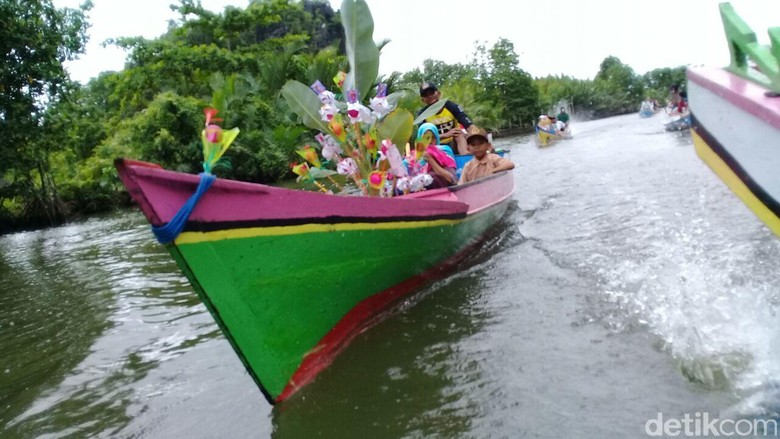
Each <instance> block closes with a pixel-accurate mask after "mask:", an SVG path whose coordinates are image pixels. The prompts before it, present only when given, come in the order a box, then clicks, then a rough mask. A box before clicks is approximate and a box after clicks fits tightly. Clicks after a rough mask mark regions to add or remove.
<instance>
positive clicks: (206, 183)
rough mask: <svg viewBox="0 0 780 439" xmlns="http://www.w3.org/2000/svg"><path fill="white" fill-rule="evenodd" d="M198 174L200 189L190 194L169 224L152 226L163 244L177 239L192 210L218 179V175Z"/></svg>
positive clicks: (155, 234)
mask: <svg viewBox="0 0 780 439" xmlns="http://www.w3.org/2000/svg"><path fill="white" fill-rule="evenodd" d="M198 175H200V183H198V189H196V190H195V193H194V194H192V196H190V198H189V199H188V200H187V202H186V203H184V205H183V206H181V209H179V211H178V212H176V215H174V217H173V218H172V219H171V220H170V221H168V224H166V225H164V226H160V227H154V226H152V232H153V233H154V236H156V237H157V240H158V241H160V243H161V244H167V243H169V242H172V241H173V240H174V239H176V237H177V236H179V234H180V233H181V231H182V230H184V225H185V224H186V223H187V219H188V218H189V217H190V214H191V213H192V210H193V209H195V205H196V204H198V201H199V200H200V197H202V196H203V194H205V193H206V191H207V190H209V188H210V187H211V184H212V183H214V180H216V179H217V177H215V176H214V175H212V174H207V173H205V172H201V173H200V174H198Z"/></svg>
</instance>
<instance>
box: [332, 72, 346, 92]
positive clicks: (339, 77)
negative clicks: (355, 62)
mask: <svg viewBox="0 0 780 439" xmlns="http://www.w3.org/2000/svg"><path fill="white" fill-rule="evenodd" d="M346 79H347V74H346V73H344V72H338V73H336V76H334V77H333V83H334V84H336V85H338V87H339V88H343V87H344V81H345V80H346Z"/></svg>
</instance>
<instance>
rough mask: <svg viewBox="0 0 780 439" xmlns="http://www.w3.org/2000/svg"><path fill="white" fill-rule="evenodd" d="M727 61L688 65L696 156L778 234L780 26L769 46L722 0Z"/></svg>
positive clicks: (779, 204)
mask: <svg viewBox="0 0 780 439" xmlns="http://www.w3.org/2000/svg"><path fill="white" fill-rule="evenodd" d="M720 14H721V17H722V18H723V25H724V28H725V31H726V39H727V40H728V44H729V50H730V52H731V64H730V65H729V66H728V67H726V68H705V67H702V68H689V69H688V71H687V76H688V100H689V103H690V108H691V113H692V117H691V136H692V138H693V143H694V146H695V148H696V153H697V154H698V155H699V157H700V158H701V159H702V160H703V161H704V162H705V163H707V165H709V166H710V168H712V170H713V171H715V173H716V174H717V175H718V176H719V177H720V178H721V180H723V181H724V182H725V183H726V185H728V187H729V188H730V189H731V190H732V191H733V192H734V193H735V194H736V195H737V196H739V198H740V199H742V201H743V202H744V203H745V204H746V205H747V206H748V207H749V208H750V209H751V210H752V211H753V212H754V213H755V214H756V215H757V216H758V217H759V218H760V219H761V220H762V221H764V223H766V225H767V226H769V228H770V229H771V230H772V231H773V232H774V233H775V234H776V235H778V236H780V27H773V28H770V29H769V31H768V33H769V40H770V46H769V47H767V46H763V45H760V44H759V43H758V42H757V39H756V34H755V33H754V32H753V31H752V30H751V29H750V27H748V25H747V24H746V23H745V22H744V21H743V20H742V19H741V18H740V17H739V16H738V15H737V14H736V12H735V11H734V8H733V7H732V6H731V5H730V4H729V3H721V4H720Z"/></svg>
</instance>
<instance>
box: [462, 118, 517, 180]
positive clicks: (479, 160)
mask: <svg viewBox="0 0 780 439" xmlns="http://www.w3.org/2000/svg"><path fill="white" fill-rule="evenodd" d="M475 128H476V127H475ZM467 142H468V148H469V152H470V153H471V154H474V158H473V159H471V160H469V162H468V163H466V166H464V167H463V172H462V173H461V174H460V180H459V181H458V184H463V183H468V182H470V181H474V180H477V179H480V178H483V177H487V176H490V175H493V174H497V173H499V172H502V171H509V170H510V169H514V168H515V164H514V163H512V161H511V160H509V159H505V158H503V157H501V156H500V155H498V154H494V153H491V152H488V151H490V150H491V149H493V145H491V144H490V140H489V139H488V135H487V132H485V130H483V129H482V128H476V129H471V130H469V137H468V139H467Z"/></svg>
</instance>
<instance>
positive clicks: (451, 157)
mask: <svg viewBox="0 0 780 439" xmlns="http://www.w3.org/2000/svg"><path fill="white" fill-rule="evenodd" d="M426 132H429V133H428V135H426ZM428 138H430V139H429V140H428V141H427V142H426V141H425V139H428ZM438 141H439V132H438V130H437V129H436V125H433V124H431V123H424V124H422V125H421V126H420V129H419V130H418V131H417V142H418V148H420V149H422V161H421V162H420V163H421V164H423V165H424V166H425V172H427V173H428V174H429V175H430V176H431V177H433V183H432V184H431V185H430V186H428V189H435V188H440V187H447V186H453V185H455V184H457V182H458V178H457V177H456V175H457V174H456V168H457V165H456V162H455V154H454V153H453V152H452V148H450V147H449V146H447V145H439V144H438ZM423 143H427V144H423Z"/></svg>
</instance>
